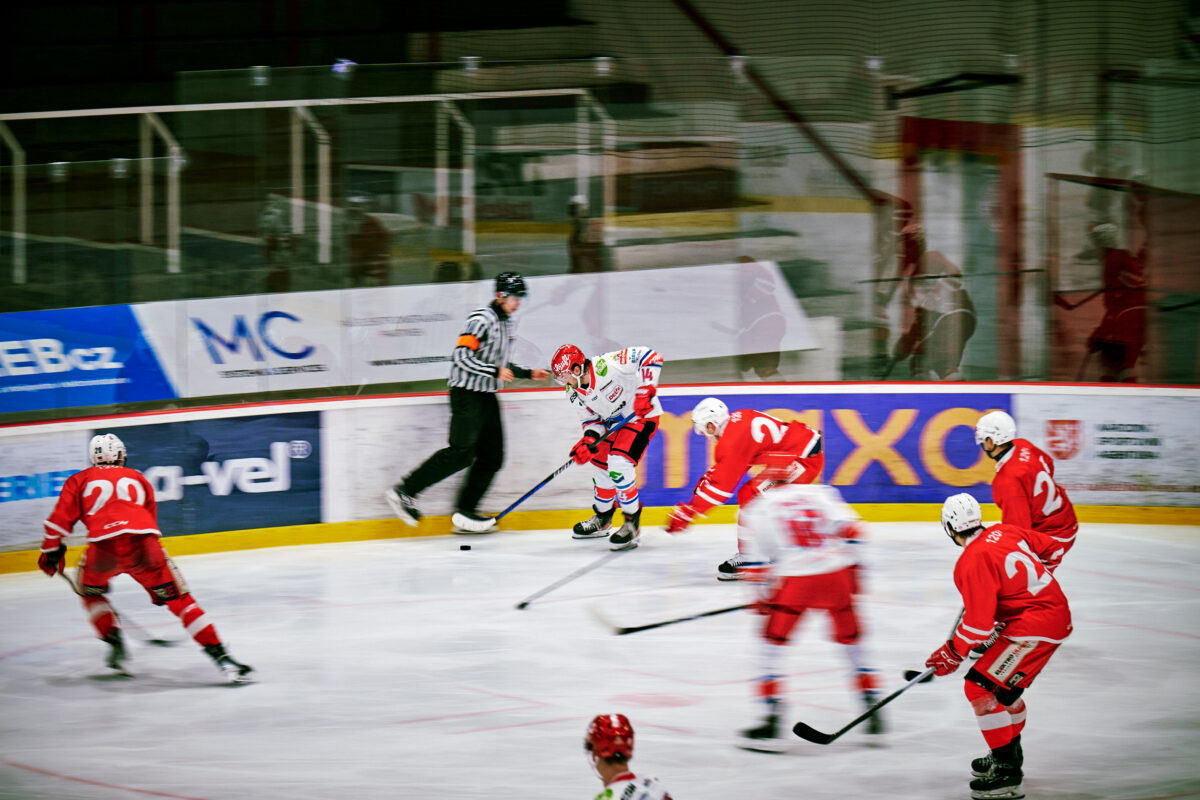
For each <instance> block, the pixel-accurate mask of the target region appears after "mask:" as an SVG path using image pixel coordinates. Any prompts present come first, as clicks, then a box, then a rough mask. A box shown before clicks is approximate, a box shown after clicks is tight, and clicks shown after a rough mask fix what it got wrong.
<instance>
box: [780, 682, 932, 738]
mask: <svg viewBox="0 0 1200 800" xmlns="http://www.w3.org/2000/svg"><path fill="white" fill-rule="evenodd" d="M932 676H933V667H930V668H929V669H927V670H925V671H924V672H918V673H916V675H915V676H913V678H912V680H910V681H909V682H908V683H906V684H904V685H903V686H901V687H900V688H899V689H897V690H896V691H894V692H892V693H891V694H889V695H888V696H887V697H885V698H883V699H882V700H880V701H879V702H878V703H876V704H875V705H873V706H871V707H870V708H868V709H867V710H866V711H864V712H863V713H861V714H859V715H858V716H857V717H855V718H854V719H852V720H851V721H850V722H849V723H847V724H846V725H845V726H843V727H842V729H841V730H839V731H836V732H834V733H822V732H821V731H819V730H817V729H816V728H814V727H812V726H811V725H806V724H804V723H803V722H797V723H796V724H795V725H794V726H792V733H794V734H796V735H797V736H799V737H800V738H801V739H805V740H807V741H810V742H812V743H813V744H829V743H830V742H832V741H834V740H836V739H838V738H840V737H841V735H842V734H843V733H845V732H846V731H848V730H850V729H851V728H853V727H854V726H856V725H858V724H859V723H860V722H862V721H863V720H865V719H867V718H868V717H870V716H871V715H872V714H874V713H875V712H876V711H878V710H879V709H881V708H883V707H884V706H886V705H887V704H888V703H890V702H892V701H893V700H895V699H896V698H897V697H899V696H900V695H902V694H904V693H905V692H907V691H908V690H909V689H911V688H912V687H913V686H916V685H917V684H918V683H921V682H922V681H923V680H924V679H925V678H926V677H932Z"/></svg>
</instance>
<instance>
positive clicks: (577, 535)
mask: <svg viewBox="0 0 1200 800" xmlns="http://www.w3.org/2000/svg"><path fill="white" fill-rule="evenodd" d="M592 511H595V512H596V513H594V514H592V517H591V519H585V520H584V521H583V522H577V523H575V527H574V528H572V529H571V531H572V533H571V538H572V539H599V538H601V537H604V536H608V534H609V532H611V531H612V518H613V512H614V511H616V509H615V508H610V509H609V510H608V511H600V510H598V509H597V508H596V507H595V506H592Z"/></svg>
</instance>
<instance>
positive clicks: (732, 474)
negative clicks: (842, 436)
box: [689, 408, 821, 514]
mask: <svg viewBox="0 0 1200 800" xmlns="http://www.w3.org/2000/svg"><path fill="white" fill-rule="evenodd" d="M820 452H821V434H820V433H818V432H817V431H816V430H814V429H812V428H810V427H809V426H807V425H805V424H804V423H803V422H797V421H792V422H784V421H783V420H780V419H776V418H775V417H772V416H771V415H770V414H764V413H762V412H761V411H754V410H752V409H747V408H743V409H741V410H740V411H734V412H733V413H732V414H730V415H729V422H728V424H726V426H725V432H724V433H722V434H721V438H720V439H719V440H718V441H717V447H716V451H715V452H714V453H713V465H712V466H711V467H709V469H708V471H707V472H705V473H704V475H702V476H701V478H700V480H699V481H698V482H697V483H696V488H695V490H694V491H693V493H692V499H691V500H690V501H689V502H690V504H691V506H692V507H693V508H694V509H695V510H696V512H697V513H701V514H702V513H704V512H705V511H706V510H707V509H709V508H712V507H713V506H719V505H722V504H723V503H725V502H726V501H727V500H729V498H730V497H732V496H733V490H734V489H735V488H737V485H738V481H740V480H741V479H742V476H743V475H745V474H746V471H747V470H748V469H750V467H752V466H754V465H756V464H763V463H765V460H766V456H767V455H768V454H776V453H788V454H790V455H793V456H795V457H796V458H797V459H800V460H801V463H803V459H805V458H809V457H811V456H815V455H816V454H818V453H820ZM819 469H820V468H819V467H818V468H817V469H816V470H814V471H813V472H814V474H813V475H811V476H808V480H809V481H811V480H812V479H813V478H815V477H816V474H815V473H816V472H818V471H819ZM799 482H803V481H799Z"/></svg>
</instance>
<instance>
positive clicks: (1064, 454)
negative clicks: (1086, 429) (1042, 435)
mask: <svg viewBox="0 0 1200 800" xmlns="http://www.w3.org/2000/svg"><path fill="white" fill-rule="evenodd" d="M1082 443H1083V423H1082V422H1080V421H1079V420H1077V419H1048V420H1046V449H1047V450H1049V451H1050V455H1052V456H1054V457H1055V458H1057V459H1059V460H1060V461H1066V460H1067V459H1069V458H1074V457H1075V456H1077V455H1079V447H1080V445H1081V444H1082Z"/></svg>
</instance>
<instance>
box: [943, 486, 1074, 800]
mask: <svg viewBox="0 0 1200 800" xmlns="http://www.w3.org/2000/svg"><path fill="white" fill-rule="evenodd" d="M942 527H943V529H944V530H945V532H946V534H947V535H948V536H949V537H950V538H951V539H952V540H953V541H954V543H955V544H957V545H958V546H959V547H961V548H963V552H962V554H961V555H960V556H959V557H958V562H957V563H956V564H955V567H954V585H955V586H956V587H957V588H958V592H959V594H961V595H962V600H963V608H964V611H963V615H962V619H961V620H960V622H959V624H958V627H956V628H955V630H954V633H953V634H952V635H951V637H950V640H949V641H947V642H944V643H943V644H942V646H941V647H939V648H938V649H937V650H935V651H934V652H933V654H932V655H930V656H929V659H928V660H927V661H926V662H925V666H927V667H932V668H933V669H934V671H935V673H936V674H938V675H949V674H950V673H952V672H954V671H955V670H956V669H958V667H959V665H960V664H961V663H962V661H963V658H964V656H965V655H966V654H967V653H968V652H969V651H970V650H971V648H973V647H976V646H977V645H979V644H980V643H982V642H984V641H985V640H986V639H987V638H988V637H989V636H991V635H992V630H993V628H995V627H997V626H1000V627H1001V634H1000V637H999V639H998V641H997V642H996V643H995V644H994V645H992V646H991V647H990V648H988V649H987V651H986V652H984V654H983V656H982V657H981V658H980V659H979V660H978V661H976V662H975V664H974V665H973V666H972V667H971V668H970V669H969V670H968V671H967V673H966V676H965V681H964V683H963V686H964V689H965V692H966V695H967V700H968V701H970V703H971V708H972V710H974V712H975V719H976V721H977V722H978V723H979V730H980V731H981V732H982V733H983V738H984V740H985V741H986V742H987V745H988V747H989V748H990V749H991V752H990V753H988V755H986V756H982V757H980V758H976V759H975V760H973V761H972V762H971V771H972V773H973V774H974V775H975V776H976V777H975V779H974V780H972V781H971V797H973V798H976V800H985V799H986V800H1009V799H1011V798H1020V797H1024V796H1025V794H1024V792H1023V791H1022V790H1021V781H1022V779H1023V777H1024V775H1023V772H1022V769H1021V768H1022V765H1023V763H1024V753H1023V752H1022V749H1021V732H1022V730H1023V729H1024V727H1025V714H1026V708H1025V700H1024V699H1023V698H1022V694H1023V693H1024V692H1025V690H1026V689H1027V688H1028V687H1029V685H1030V684H1032V683H1033V680H1034V678H1036V677H1037V676H1038V675H1039V674H1040V673H1041V671H1042V669H1043V668H1044V667H1045V666H1046V663H1047V662H1048V661H1049V660H1050V657H1051V656H1052V655H1054V653H1055V651H1056V650H1058V647H1059V645H1060V644H1061V643H1062V642H1063V641H1064V640H1065V639H1066V638H1067V637H1068V636H1069V635H1070V634H1071V609H1070V607H1069V606H1068V605H1067V598H1066V595H1064V594H1063V591H1062V588H1061V587H1060V586H1059V584H1058V581H1056V580H1055V579H1054V575H1052V574H1051V573H1050V571H1049V570H1048V569H1047V568H1046V566H1045V565H1044V564H1042V562H1041V560H1040V559H1039V558H1038V556H1037V553H1038V552H1039V551H1044V550H1046V549H1047V548H1049V547H1050V546H1051V543H1050V542H1049V540H1048V539H1047V537H1046V536H1045V535H1043V534H1040V533H1038V532H1037V531H1031V530H1027V529H1024V528H1020V527H1018V526H1016V525H1011V524H1008V523H1003V522H1002V523H1000V524H998V525H992V526H991V527H989V528H986V529H985V528H984V526H983V515H982V512H981V511H980V508H979V502H978V501H977V500H975V498H973V497H971V496H970V495H969V494H965V493H964V494H956V495H954V496H952V497H949V498H947V499H946V502H945V503H944V504H943V505H942Z"/></svg>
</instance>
